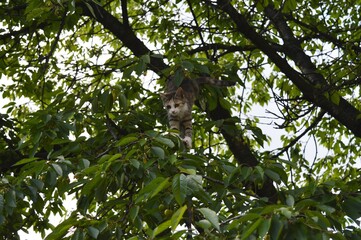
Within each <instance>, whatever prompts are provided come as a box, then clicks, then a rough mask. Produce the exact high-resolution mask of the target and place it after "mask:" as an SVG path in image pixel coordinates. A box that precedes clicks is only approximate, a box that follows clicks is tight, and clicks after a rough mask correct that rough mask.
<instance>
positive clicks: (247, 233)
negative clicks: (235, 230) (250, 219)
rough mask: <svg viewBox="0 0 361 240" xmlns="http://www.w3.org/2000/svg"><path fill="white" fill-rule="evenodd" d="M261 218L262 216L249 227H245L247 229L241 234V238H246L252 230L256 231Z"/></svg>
mask: <svg viewBox="0 0 361 240" xmlns="http://www.w3.org/2000/svg"><path fill="white" fill-rule="evenodd" d="M262 220H263V219H262V218H259V219H257V221H255V222H254V223H253V224H252V225H251V226H250V227H247V228H246V229H247V230H246V231H245V232H244V233H243V234H242V236H241V240H244V239H247V238H248V237H249V236H250V235H251V234H252V233H253V232H254V231H256V229H257V228H258V226H259V225H260V224H261V223H262Z"/></svg>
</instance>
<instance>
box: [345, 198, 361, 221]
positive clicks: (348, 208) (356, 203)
mask: <svg viewBox="0 0 361 240" xmlns="http://www.w3.org/2000/svg"><path fill="white" fill-rule="evenodd" d="M342 208H343V209H344V211H345V212H346V213H347V215H348V216H349V217H350V218H351V219H352V220H354V221H355V222H356V221H357V219H359V218H360V217H361V197H358V198H356V197H348V198H347V199H346V200H345V201H344V202H343V203H342Z"/></svg>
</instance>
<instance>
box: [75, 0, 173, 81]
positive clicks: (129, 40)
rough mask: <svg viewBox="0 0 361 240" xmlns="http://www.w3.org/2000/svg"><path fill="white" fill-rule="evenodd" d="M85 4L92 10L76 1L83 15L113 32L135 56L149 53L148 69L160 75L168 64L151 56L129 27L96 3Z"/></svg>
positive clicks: (149, 52)
mask: <svg viewBox="0 0 361 240" xmlns="http://www.w3.org/2000/svg"><path fill="white" fill-rule="evenodd" d="M87 4H88V5H89V6H90V7H91V8H92V11H91V10H90V9H89V7H88V5H86V4H85V3H84V2H79V3H78V6H79V7H81V8H82V9H83V14H84V15H85V16H88V17H90V18H93V19H94V20H96V21H97V22H99V23H101V24H102V25H103V26H104V28H105V29H107V30H109V31H110V32H111V33H113V34H114V36H116V37H117V38H118V39H120V40H121V41H122V42H123V43H124V45H125V46H127V47H128V48H129V49H130V50H131V51H132V52H133V53H134V54H135V55H136V56H138V57H140V56H143V55H146V54H150V64H149V67H150V69H151V70H153V71H154V72H156V73H157V74H159V75H162V71H163V70H164V69H166V68H167V67H168V66H167V65H166V64H165V63H164V62H163V60H162V59H161V58H159V57H154V56H152V54H151V51H150V50H149V49H148V47H147V46H145V44H144V43H143V42H142V41H141V40H140V39H139V38H138V37H137V36H136V35H135V33H134V32H133V30H132V29H131V28H130V27H127V26H126V25H125V24H124V23H121V22H119V20H118V19H117V18H116V17H114V16H113V15H111V14H110V13H109V12H107V11H106V10H105V9H104V8H103V7H101V6H99V5H98V4H97V3H95V2H93V1H89V2H87ZM93 14H94V15H93Z"/></svg>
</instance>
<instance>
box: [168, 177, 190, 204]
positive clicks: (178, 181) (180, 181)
mask: <svg viewBox="0 0 361 240" xmlns="http://www.w3.org/2000/svg"><path fill="white" fill-rule="evenodd" d="M172 192H173V196H174V198H175V200H176V201H177V203H178V204H179V205H180V206H181V205H183V203H184V201H185V198H186V195H187V194H186V193H187V181H186V176H185V175H184V174H177V175H175V176H174V177H173V181H172Z"/></svg>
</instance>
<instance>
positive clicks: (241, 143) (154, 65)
mask: <svg viewBox="0 0 361 240" xmlns="http://www.w3.org/2000/svg"><path fill="white" fill-rule="evenodd" d="M89 4H91V6H92V7H93V9H94V11H93V12H94V14H95V16H93V14H92V13H91V11H89V9H88V7H87V6H86V5H85V4H82V3H80V6H81V7H82V8H83V11H84V14H85V15H86V16H89V17H92V18H94V19H95V20H96V21H98V22H100V23H101V24H102V25H103V26H104V28H105V29H108V30H109V31H110V32H112V33H113V34H114V35H115V36H116V37H117V38H119V39H120V40H121V41H122V42H123V43H124V45H125V46H126V47H128V48H129V49H130V50H131V51H132V52H133V53H134V54H135V55H136V56H138V57H139V56H142V55H144V54H149V53H150V52H151V51H150V50H149V49H148V48H147V47H146V46H145V45H144V43H143V42H142V41H141V40H140V39H138V38H137V37H136V36H135V33H134V32H133V31H132V29H131V28H129V27H126V26H125V25H124V24H122V23H121V22H119V21H118V20H117V19H116V18H115V17H114V16H112V15H111V14H110V13H108V12H107V11H105V10H104V9H103V8H102V7H101V6H99V5H97V4H95V3H93V2H89ZM167 67H168V66H167V65H166V64H165V63H164V62H163V60H162V59H159V58H152V57H151V63H150V68H151V69H152V70H153V71H154V72H156V73H157V74H160V75H161V73H162V70H164V69H166V68H167ZM209 116H210V117H211V119H213V120H219V119H229V118H231V115H230V113H229V112H228V111H227V110H225V109H224V108H222V107H221V105H220V104H218V105H217V108H216V109H215V110H213V111H211V112H209ZM231 124H232V125H231ZM229 125H231V126H233V127H234V128H235V129H236V126H235V124H234V123H229ZM221 132H222V134H223V136H224V138H225V139H226V142H227V144H228V146H229V148H230V150H231V151H232V153H233V154H234V156H235V158H236V159H237V161H238V162H239V164H242V165H248V166H256V165H258V163H259V162H258V160H257V158H256V157H255V156H254V155H253V153H252V151H251V149H250V148H249V146H248V145H247V143H246V141H245V140H244V139H243V137H242V136H241V134H240V133H239V132H236V133H235V134H236V135H231V134H229V133H228V132H227V131H226V130H224V129H223V130H221ZM254 191H255V192H256V194H257V195H259V196H261V197H267V198H269V200H270V201H272V202H276V201H277V190H276V189H275V187H274V186H273V182H272V181H271V180H270V179H267V180H266V181H265V184H264V186H263V187H262V188H261V189H254Z"/></svg>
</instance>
